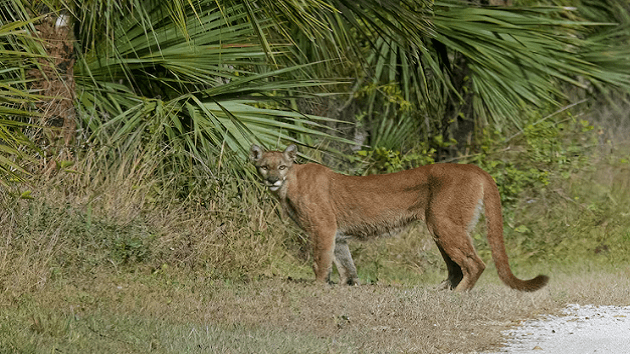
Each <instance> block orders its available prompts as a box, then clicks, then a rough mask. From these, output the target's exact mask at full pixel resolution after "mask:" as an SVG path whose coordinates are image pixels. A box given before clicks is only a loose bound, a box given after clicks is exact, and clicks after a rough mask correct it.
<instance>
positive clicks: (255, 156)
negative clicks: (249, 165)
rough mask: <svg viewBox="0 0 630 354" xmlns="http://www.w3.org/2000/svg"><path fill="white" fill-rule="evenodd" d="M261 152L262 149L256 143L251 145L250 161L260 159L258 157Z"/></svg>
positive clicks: (260, 155)
mask: <svg viewBox="0 0 630 354" xmlns="http://www.w3.org/2000/svg"><path fill="white" fill-rule="evenodd" d="M262 154H263V149H262V148H261V147H260V146H258V145H256V144H254V145H252V148H251V149H249V159H250V160H251V162H256V161H258V160H260V158H261V157H262Z"/></svg>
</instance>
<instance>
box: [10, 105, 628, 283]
mask: <svg viewBox="0 0 630 354" xmlns="http://www.w3.org/2000/svg"><path fill="white" fill-rule="evenodd" d="M602 129H604V128H602V127H601V126H597V125H595V126H593V125H592V124H591V123H588V122H586V121H585V120H583V119H577V118H573V117H572V116H570V115H564V116H562V117H556V118H554V119H546V118H545V119H542V118H541V117H540V116H535V115H533V116H532V118H531V124H529V125H527V126H526V127H525V128H524V129H523V130H522V131H521V132H520V133H518V134H515V135H513V136H512V137H511V138H510V139H503V138H500V137H501V136H505V135H506V134H505V132H504V133H502V134H498V133H495V132H486V133H485V135H484V136H485V139H484V140H482V142H481V145H480V149H479V151H481V152H480V153H478V154H476V155H472V156H467V157H465V158H463V159H461V160H460V162H470V163H475V164H478V165H480V166H481V167H483V168H484V169H485V170H487V171H488V172H489V173H490V174H491V175H492V176H493V177H494V178H495V180H496V181H497V184H498V186H499V189H500V192H501V196H502V203H503V207H504V216H505V224H506V227H505V240H506V247H507V250H508V255H509V256H510V262H511V264H512V265H513V266H515V267H519V268H520V267H525V268H527V267H531V266H534V265H536V264H539V263H541V262H542V263H543V264H550V263H554V264H557V263H572V262H579V261H583V260H585V259H589V260H593V261H595V262H603V263H611V264H614V263H618V262H628V261H630V259H629V257H630V256H629V255H630V252H628V251H629V248H630V215H629V214H628V212H627V211H628V210H630V208H629V206H630V205H629V204H630V188H629V187H630V185H629V183H630V182H628V181H630V162H629V161H628V159H627V155H624V154H625V153H627V151H628V146H625V145H623V144H621V143H619V141H618V140H617V141H616V143H615V144H614V145H612V144H611V142H610V140H606V139H605V138H602V136H603V135H605V134H602V133H601V131H602ZM423 151H425V150H423ZM108 154H109V153H104V152H98V151H95V152H89V153H87V154H85V155H84V156H81V157H80V158H79V159H78V161H79V162H77V163H75V164H74V165H73V166H67V165H64V167H60V166H58V168H57V170H55V171H53V173H51V174H50V175H49V176H48V177H45V178H44V177H42V178H41V179H40V180H38V181H35V182H34V183H33V184H32V185H30V186H19V188H18V187H15V188H14V189H12V190H8V191H6V192H5V193H3V195H2V205H3V207H2V208H1V209H0V216H1V217H0V227H1V228H2V230H3V236H4V241H3V243H2V244H1V245H0V292H3V293H6V292H16V293H22V292H28V291H31V290H33V289H36V288H38V287H42V286H45V285H46V284H48V283H49V282H51V281H53V282H54V281H55V280H56V279H64V278H66V279H67V278H73V277H76V276H89V275H90V274H95V273H97V272H106V273H111V274H120V273H139V274H156V275H159V274H169V273H171V272H177V274H180V273H179V272H180V271H182V270H184V271H186V272H190V274H193V275H195V276H203V277H204V278H205V279H214V280H218V281H243V280H252V279H257V278H260V277H274V276H281V277H285V278H293V279H311V278H312V271H311V263H312V261H311V250H310V245H309V241H308V238H307V236H306V235H305V234H304V232H303V231H301V230H299V229H298V228H297V227H296V226H295V225H293V223H292V222H291V221H290V220H282V219H281V217H280V209H279V205H278V203H277V201H276V200H275V199H274V198H273V197H272V196H271V195H269V194H268V192H266V191H265V190H264V188H263V187H261V186H260V185H259V184H258V183H257V182H256V181H253V180H252V179H250V178H248V177H247V175H243V176H235V175H231V174H230V173H228V171H232V170H233V169H230V168H224V169H223V170H222V169H220V168H219V169H217V170H216V171H212V172H209V171H208V170H207V169H206V170H204V169H199V170H195V171H190V172H188V173H180V174H169V173H165V172H164V171H161V170H159V169H158V167H157V166H156V165H155V161H156V159H153V158H152V157H153V156H151V154H142V153H139V154H138V155H137V156H136V157H134V158H129V159H122V160H119V161H111V160H109V159H108V158H106V157H107V156H110V155H108ZM374 156H378V161H379V162H378V163H376V164H371V165H370V164H368V166H372V167H370V168H374V167H375V166H384V167H383V168H385V167H386V168H387V169H391V168H394V169H400V168H409V167H412V165H413V164H417V163H421V162H422V161H424V160H426V159H430V157H427V158H426V159H424V160H423V159H420V157H419V155H418V151H412V152H411V155H410V156H404V155H401V154H400V153H396V154H389V153H387V152H386V151H380V152H378V154H377V153H372V154H367V155H365V156H364V157H374ZM229 159H230V157H229V156H226V158H225V159H224V161H225V162H224V163H229ZM388 159H390V160H391V161H390V162H391V163H388V162H387V160H388ZM421 160H422V161H421ZM426 161H428V160H426ZM239 163H242V162H239ZM363 163H365V162H363ZM410 164H411V165H410ZM363 166H366V165H365V164H364V165H363ZM388 171H389V170H388ZM249 173H251V171H250V172H249ZM27 189H28V190H27ZM480 225H483V223H480ZM473 238H474V239H475V243H476V245H477V248H478V250H479V253H480V254H481V256H482V258H483V259H484V261H486V262H487V263H490V265H491V257H490V250H489V248H488V246H487V241H486V237H485V232H484V228H483V226H480V227H479V229H478V230H477V231H476V232H475V233H474V235H473ZM351 248H352V251H353V255H354V258H355V261H356V264H357V268H358V270H359V276H360V278H361V280H362V282H363V283H376V282H382V281H385V282H388V283H399V282H400V283H407V284H418V283H423V282H426V283H437V282H438V281H439V278H441V277H443V276H444V273H445V268H444V264H443V262H442V260H441V257H440V255H439V252H437V249H436V248H435V246H434V245H433V242H432V240H431V239H430V237H429V236H428V234H427V233H426V232H425V229H424V226H423V225H421V224H418V225H417V226H415V227H412V228H411V229H410V230H409V231H404V232H403V233H402V235H400V236H399V237H393V238H384V239H378V240H374V241H368V242H352V243H351Z"/></svg>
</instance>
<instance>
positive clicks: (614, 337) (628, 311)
mask: <svg viewBox="0 0 630 354" xmlns="http://www.w3.org/2000/svg"><path fill="white" fill-rule="evenodd" d="M564 311H565V314H566V316H560V317H558V316H545V317H543V318H540V319H536V320H530V321H526V322H524V323H523V324H522V325H521V326H519V327H517V328H514V329H511V330H508V331H506V332H505V335H506V337H508V338H509V340H508V342H507V343H506V347H504V348H503V349H502V350H501V351H499V352H497V353H495V354H499V353H511V354H512V353H531V354H546V353H549V354H565V353H566V354H586V353H598V354H600V353H614V354H617V353H619V354H627V353H630V307H618V306H591V305H587V306H580V305H569V306H568V307H567V308H566V309H565V310H564Z"/></svg>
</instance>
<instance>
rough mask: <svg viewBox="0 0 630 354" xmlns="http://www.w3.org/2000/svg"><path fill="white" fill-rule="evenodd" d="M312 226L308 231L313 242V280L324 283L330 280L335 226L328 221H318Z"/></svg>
mask: <svg viewBox="0 0 630 354" xmlns="http://www.w3.org/2000/svg"><path fill="white" fill-rule="evenodd" d="M313 226H314V227H312V228H311V231H310V232H309V233H310V234H311V239H312V242H313V258H314V260H315V262H314V264H313V270H314V271H315V281H317V282H318V283H326V282H329V281H330V273H331V271H332V264H333V259H334V250H335V234H336V233H337V228H336V225H334V224H332V225H331V224H330V223H325V224H321V223H320V224H317V225H313Z"/></svg>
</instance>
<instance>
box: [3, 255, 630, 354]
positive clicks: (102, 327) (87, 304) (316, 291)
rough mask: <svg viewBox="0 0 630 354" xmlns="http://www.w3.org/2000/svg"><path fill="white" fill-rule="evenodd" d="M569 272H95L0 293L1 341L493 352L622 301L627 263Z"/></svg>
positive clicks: (6, 344) (176, 348) (18, 345)
mask: <svg viewBox="0 0 630 354" xmlns="http://www.w3.org/2000/svg"><path fill="white" fill-rule="evenodd" d="M577 272H578V273H575V274H566V273H564V274H563V273H562V272H554V273H553V278H552V282H551V284H550V285H549V287H548V288H545V289H544V290H542V291H540V292H537V293H533V294H529V293H518V292H515V291H512V290H509V289H507V288H506V287H505V286H500V285H494V284H481V285H480V286H478V287H477V288H475V290H474V291H472V292H470V293H466V294H456V293H453V292H445V291H436V290H434V289H432V288H426V287H407V286H390V285H363V286H358V287H344V286H319V285H314V284H313V283H311V282H296V281H288V280H286V279H280V278H272V279H265V280H260V281H255V282H248V283H237V284H230V283H226V282H224V281H211V280H210V281H209V280H208V279H207V278H201V277H198V278H194V277H191V276H190V275H186V274H181V275H179V276H168V277H167V276H165V275H159V274H158V275H138V274H137V275H130V274H127V275H121V276H111V275H109V276H108V275H104V274H97V275H95V277H94V278H92V279H81V280H78V279H75V280H65V281H60V282H57V283H56V285H55V286H51V287H44V288H42V289H40V291H39V292H37V293H32V294H29V295H28V296H26V295H21V296H18V297H13V298H12V297H10V296H9V297H7V296H6V294H5V296H4V297H3V298H2V301H1V308H2V310H0V318H4V319H7V321H3V324H1V325H0V349H3V352H6V351H7V349H11V348H13V349H16V350H17V351H18V352H23V351H25V350H24V349H25V348H28V344H29V343H30V344H33V345H37V346H38V348H39V349H38V350H36V351H35V352H39V351H41V352H50V351H51V350H52V349H53V348H57V349H59V350H60V351H62V352H81V351H80V349H83V350H85V349H89V350H87V351H91V352H104V351H109V352H138V353H142V352H158V353H194V352H199V353H201V352H203V353H247V352H268V353H293V352H305V353H320V352H333V353H345V352H347V353H394V352H410V353H445V352H453V353H457V352H460V353H472V352H480V351H486V350H492V349H495V348H497V346H499V345H500V343H501V342H502V337H501V331H503V330H505V329H506V328H508V327H510V326H514V325H517V324H518V323H519V322H520V321H522V320H524V319H527V318H531V317H534V316H536V315H538V314H543V313H558V311H559V310H560V309H561V308H563V307H564V306H565V305H566V304H567V303H580V304H596V305H610V304H615V305H630V300H629V297H628V294H629V293H630V280H629V279H630V277H629V275H630V268H628V267H625V268H624V269H620V270H617V271H612V272H609V271H592V270H591V271H588V272H586V273H583V272H581V271H577ZM8 319H10V320H8ZM9 351H10V350H9ZM84 352H85V351H84Z"/></svg>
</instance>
